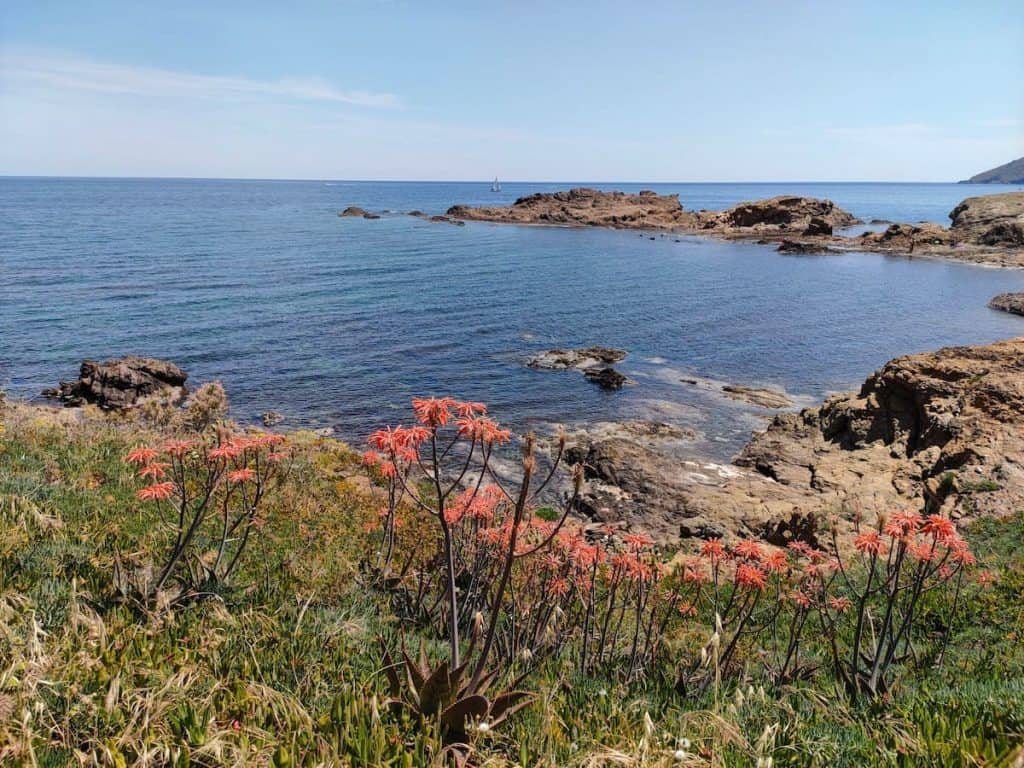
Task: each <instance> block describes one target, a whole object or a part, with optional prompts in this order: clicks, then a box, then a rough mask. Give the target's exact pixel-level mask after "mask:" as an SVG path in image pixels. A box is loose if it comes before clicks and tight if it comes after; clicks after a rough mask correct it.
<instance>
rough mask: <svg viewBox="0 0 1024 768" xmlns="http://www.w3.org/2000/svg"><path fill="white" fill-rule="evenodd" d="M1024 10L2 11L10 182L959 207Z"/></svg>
mask: <svg viewBox="0 0 1024 768" xmlns="http://www.w3.org/2000/svg"><path fill="white" fill-rule="evenodd" d="M1022 155H1024V2H1021V0H1008V1H1007V2H1001V1H1000V0H973V1H972V2H966V1H963V2H950V1H947V0H929V1H928V2H914V1H913V0H900V1H899V2H894V1H893V0H885V1H884V2H872V1H870V0H868V1H865V2H859V3H853V2H848V3H831V2H820V1H819V0H808V1H807V2H798V1H796V0H794V1H793V2H788V1H787V0H775V2H741V1H739V0H734V1H730V0H718V2H684V1H683V0H677V1H676V2H658V0H647V2H642V3H641V2H637V3H623V2H621V0H620V1H619V2H600V1H599V0H594V1H593V2H589V3H579V2H574V1H573V0H561V1H560V2H557V3H552V2H539V1H537V2H535V1H534V0H517V1H516V2H498V1H497V0H487V1H485V2H479V1H477V2H466V3H461V2H441V1H440V0H437V1H435V2H411V1H409V2H403V1H402V0H394V1H392V2H385V1H383V0H376V1H371V0H363V1H359V0H333V2H319V3H317V2H304V1H303V0H290V1H289V2H280V1H277V2H266V3H264V2H260V1H259V0H248V2H232V1H230V0H219V1H218V2H209V1H208V0H207V1H205V2H194V1H193V0H175V2H162V3H157V2H155V1H152V2H115V1H113V0H90V2H81V0H73V1H71V2H58V1H57V0H4V2H2V3H0V175H58V176H63V175H66V176H71V175H75V176H174V177H219V178H283V179H380V180H384V179H394V180H470V179H489V178H492V177H494V176H499V177H500V178H502V179H503V180H524V181H526V180H531V181H568V180H575V181H595V182H600V181H651V182H657V181H665V182H672V181H676V182H685V181H812V180H814V181H819V180H820V181H859V180H864V181H872V180H877V181H950V180H957V179H962V178H965V177H967V176H970V175H972V174H974V173H977V172H979V171H982V170H986V169H988V168H990V167H992V166H995V165H1000V164H1002V163H1004V162H1007V161H1009V160H1011V159H1014V158H1017V157H1020V156H1022Z"/></svg>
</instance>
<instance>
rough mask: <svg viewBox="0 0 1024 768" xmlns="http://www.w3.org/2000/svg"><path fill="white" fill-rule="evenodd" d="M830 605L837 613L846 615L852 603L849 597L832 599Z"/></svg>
mask: <svg viewBox="0 0 1024 768" xmlns="http://www.w3.org/2000/svg"><path fill="white" fill-rule="evenodd" d="M828 604H829V605H830V606H831V607H832V610H833V611H835V612H836V613H846V612H847V611H848V610H850V606H851V605H852V603H851V602H850V598H848V597H830V598H829V599H828Z"/></svg>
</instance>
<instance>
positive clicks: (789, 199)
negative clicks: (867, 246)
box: [704, 195, 860, 235]
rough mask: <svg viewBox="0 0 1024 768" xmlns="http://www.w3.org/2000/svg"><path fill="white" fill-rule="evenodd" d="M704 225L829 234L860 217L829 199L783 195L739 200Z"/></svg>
mask: <svg viewBox="0 0 1024 768" xmlns="http://www.w3.org/2000/svg"><path fill="white" fill-rule="evenodd" d="M706 221H707V223H706V224H705V225H704V228H705V229H714V228H719V229H742V230H750V231H754V232H757V233H766V232H795V233H799V234H803V235H831V234H832V229H833V228H836V229H838V228H841V227H849V226H851V225H853V224H857V223H859V221H860V220H859V219H858V218H857V217H855V216H854V215H852V214H850V213H847V212H846V211H844V210H843V209H842V208H840V207H839V206H837V205H836V204H835V203H833V202H832V201H831V200H819V199H817V198H813V197H798V196H795V195H782V196H779V197H771V198H768V199H767V200H756V201H754V202H751V203H740V204H739V205H735V206H733V207H732V208H729V209H727V210H724V211H722V212H721V213H719V214H717V215H714V216H710V217H707V220H706Z"/></svg>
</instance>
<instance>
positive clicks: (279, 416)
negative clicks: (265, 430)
mask: <svg viewBox="0 0 1024 768" xmlns="http://www.w3.org/2000/svg"><path fill="white" fill-rule="evenodd" d="M260 421H262V422H263V426H265V427H274V426H277V425H278V424H280V423H281V422H282V421H284V414H283V413H278V412H277V411H266V412H265V413H262V414H260Z"/></svg>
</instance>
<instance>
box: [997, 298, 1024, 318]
mask: <svg viewBox="0 0 1024 768" xmlns="http://www.w3.org/2000/svg"><path fill="white" fill-rule="evenodd" d="M988 305H989V306H990V307H991V308H992V309H1000V310H1002V311H1003V312H1009V313H1011V314H1014V315H1024V293H1000V294H999V295H998V296H995V297H993V299H992V301H990V302H989V303H988Z"/></svg>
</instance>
